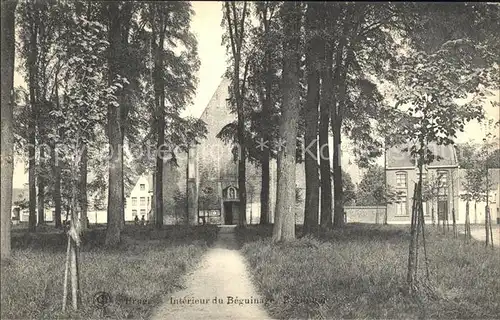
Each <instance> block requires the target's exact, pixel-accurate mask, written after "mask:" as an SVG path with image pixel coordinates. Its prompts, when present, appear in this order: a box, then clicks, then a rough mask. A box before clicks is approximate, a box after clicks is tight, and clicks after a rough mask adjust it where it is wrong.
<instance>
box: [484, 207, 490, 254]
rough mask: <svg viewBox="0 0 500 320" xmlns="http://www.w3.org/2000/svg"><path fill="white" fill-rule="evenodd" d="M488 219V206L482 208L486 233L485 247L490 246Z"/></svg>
mask: <svg viewBox="0 0 500 320" xmlns="http://www.w3.org/2000/svg"><path fill="white" fill-rule="evenodd" d="M489 220H490V219H489V217H488V205H487V204H486V206H485V207H484V229H485V231H486V246H488V245H489V244H490V226H489V222H490V221H489Z"/></svg>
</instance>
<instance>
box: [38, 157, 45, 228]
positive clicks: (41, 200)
mask: <svg viewBox="0 0 500 320" xmlns="http://www.w3.org/2000/svg"><path fill="white" fill-rule="evenodd" d="M44 160H45V150H44V148H40V159H39V163H40V170H39V171H38V172H39V175H38V179H37V180H38V201H37V205H38V225H42V224H44V223H45V181H44V178H43V174H42V171H43V170H45V168H44V166H45V161H44Z"/></svg>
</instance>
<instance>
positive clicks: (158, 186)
mask: <svg viewBox="0 0 500 320" xmlns="http://www.w3.org/2000/svg"><path fill="white" fill-rule="evenodd" d="M152 6H153V8H154V7H155V6H154V4H152ZM158 13H159V20H160V22H159V25H157V23H156V22H155V15H154V14H153V16H152V22H153V23H152V25H153V29H152V34H153V42H152V44H153V48H152V51H153V52H154V55H155V56H154V61H155V64H154V72H153V80H154V88H155V109H156V126H157V127H156V130H157V136H156V138H157V143H156V148H157V151H158V155H157V158H156V168H155V226H156V228H158V229H161V228H162V226H163V167H164V159H163V152H160V151H161V150H163V144H164V143H165V85H164V83H163V74H162V72H163V50H164V48H163V46H164V42H165V28H164V23H165V20H164V19H165V16H164V13H163V12H161V11H159V12H158ZM157 39H158V42H156V41H157Z"/></svg>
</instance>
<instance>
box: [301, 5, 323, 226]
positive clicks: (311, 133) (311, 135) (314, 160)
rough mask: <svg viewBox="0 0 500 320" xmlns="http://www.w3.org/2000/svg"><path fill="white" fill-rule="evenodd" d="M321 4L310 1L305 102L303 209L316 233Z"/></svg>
mask: <svg viewBox="0 0 500 320" xmlns="http://www.w3.org/2000/svg"><path fill="white" fill-rule="evenodd" d="M322 10H324V7H323V5H322V4H319V3H315V2H310V3H308V4H307V12H306V21H305V28H306V41H307V44H306V73H307V98H306V99H307V100H306V105H305V117H306V118H305V135H304V145H305V147H306V152H305V161H304V165H305V175H306V196H305V208H304V209H305V211H304V233H306V234H307V233H315V231H316V230H317V227H318V222H319V221H318V220H319V185H320V180H319V172H318V119H319V111H318V106H319V99H320V73H321V63H322V61H323V57H322V54H324V50H323V48H324V47H325V43H324V40H323V37H322V35H321V34H320V31H321V24H320V22H321V21H323V20H322V19H321V15H322Z"/></svg>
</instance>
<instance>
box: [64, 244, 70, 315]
mask: <svg viewBox="0 0 500 320" xmlns="http://www.w3.org/2000/svg"><path fill="white" fill-rule="evenodd" d="M70 257H71V237H70V236H69V235H68V247H67V249H66V260H65V265H64V280H63V281H64V282H63V299H62V311H63V312H65V311H66V305H67V302H68V278H69V269H70V259H71V258H70Z"/></svg>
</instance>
